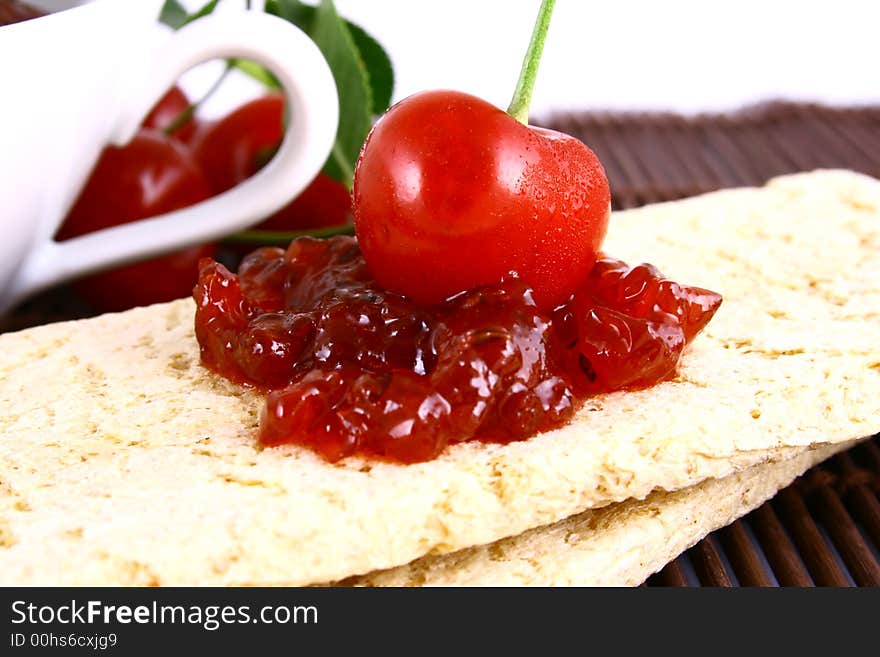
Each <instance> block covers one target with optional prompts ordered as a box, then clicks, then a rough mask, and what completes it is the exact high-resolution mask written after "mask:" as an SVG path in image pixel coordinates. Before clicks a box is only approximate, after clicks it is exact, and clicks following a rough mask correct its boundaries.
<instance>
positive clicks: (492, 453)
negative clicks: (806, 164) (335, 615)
mask: <svg viewBox="0 0 880 657" xmlns="http://www.w3.org/2000/svg"><path fill="white" fill-rule="evenodd" d="M878 226H880V183H878V182H877V181H875V180H873V179H870V178H867V177H865V176H860V175H856V174H852V173H847V172H819V173H813V174H805V175H798V176H790V177H786V178H782V179H778V180H775V181H773V182H771V183H770V184H769V186H768V187H767V188H763V189H744V190H737V191H726V192H719V193H715V194H711V195H707V196H704V197H700V198H696V199H691V200H687V201H683V202H677V203H671V204H665V205H658V206H652V207H648V208H644V209H640V210H637V211H631V212H624V213H619V214H616V215H614V218H613V219H612V227H611V231H610V234H609V238H608V241H607V243H606V248H607V250H608V252H609V253H610V254H613V255H615V256H618V257H622V258H625V259H629V260H630V261H632V262H637V261H640V260H647V261H651V262H654V263H655V264H656V265H658V266H659V267H660V268H661V270H663V271H664V273H666V274H668V275H669V276H671V277H673V278H675V279H678V280H680V281H682V282H687V283H692V284H697V285H701V286H703V287H708V288H711V289H714V290H716V291H719V292H721V293H722V294H723V295H724V296H725V302H724V304H723V305H722V307H721V309H720V311H719V313H718V315H717V316H716V317H715V319H714V320H713V321H712V323H710V325H709V326H708V328H707V330H706V332H705V333H704V335H702V336H700V337H699V338H698V339H697V340H696V342H695V344H694V345H693V348H692V349H691V351H690V352H689V353H688V354H687V355H686V357H685V359H684V361H683V363H682V367H681V372H680V376H679V377H678V378H677V379H676V380H675V381H671V382H668V383H663V384H661V385H658V386H655V387H653V388H651V389H648V390H644V391H638V392H625V393H614V394H610V395H602V396H599V397H596V398H594V399H592V400H590V401H589V402H588V403H587V404H586V405H585V406H584V408H583V409H582V411H581V412H580V413H579V414H578V416H577V418H576V420H575V421H574V422H573V423H572V424H571V425H570V426H567V427H565V428H563V429H560V430H558V431H554V432H550V433H547V434H544V435H541V436H537V437H535V438H533V439H531V440H528V441H524V442H521V443H514V444H510V445H505V446H501V445H484V444H462V445H457V446H455V447H453V448H451V449H449V450H447V452H446V453H444V454H443V455H442V456H441V457H440V458H439V459H437V460H436V461H432V462H428V463H423V464H417V465H412V466H398V465H393V464H387V463H369V462H367V461H364V460H361V459H349V460H347V461H345V462H343V463H339V464H336V465H330V464H327V463H325V462H323V461H321V460H320V459H319V458H318V457H316V456H315V455H314V454H312V453H310V452H308V451H306V450H303V449H299V448H296V447H286V448H273V449H267V450H259V449H257V446H256V441H255V436H254V432H255V429H256V425H257V418H258V413H259V409H260V399H259V397H258V395H256V394H255V393H253V392H250V391H247V390H243V389H241V388H239V387H237V386H235V385H233V384H231V383H229V382H227V381H225V380H224V379H222V378H220V377H217V376H215V375H212V374H210V373H208V372H206V371H205V370H204V369H203V368H202V367H201V366H200V365H199V364H198V349H197V345H196V343H195V341H194V338H193V334H192V310H193V308H192V302H191V301H188V300H182V301H178V302H174V303H171V304H164V305H159V306H153V307H150V308H146V309H139V310H134V311H130V312H128V313H123V314H119V315H106V316H103V317H100V318H96V319H93V320H87V321H84V322H75V323H68V324H57V325H53V326H46V327H40V328H37V329H32V330H29V331H24V332H21V333H17V334H10V335H4V336H0V487H2V488H0V490H3V491H4V492H3V496H2V498H0V545H2V546H3V547H2V548H0V583H3V584H238V583H254V582H259V583H272V582H286V583H291V584H307V583H314V582H325V581H332V580H338V579H342V578H344V577H347V576H350V575H354V574H358V573H365V572H369V571H372V570H376V569H380V568H387V567H391V566H396V565H400V564H404V563H407V562H409V561H412V560H413V559H415V558H417V557H420V556H422V555H425V554H427V553H440V552H449V551H453V550H459V549H462V548H465V547H469V546H473V545H481V544H485V543H490V542H493V541H496V540H498V539H500V538H503V537H506V536H513V535H515V534H519V533H521V532H523V531H526V530H528V529H530V528H533V527H538V526H542V525H548V524H551V523H554V522H557V521H559V520H561V519H563V518H566V517H568V516H571V515H573V514H575V513H579V512H581V511H583V510H585V509H588V508H593V507H599V506H603V505H606V504H610V503H613V502H618V501H621V500H624V499H627V498H637V499H641V498H644V497H645V496H647V495H648V494H649V493H650V492H651V491H653V490H655V489H662V490H677V489H680V488H683V487H687V486H691V485H694V484H696V483H698V482H700V481H703V480H704V479H706V478H708V477H723V476H727V475H729V474H731V473H733V472H736V471H737V470H740V469H742V468H745V467H748V466H752V465H755V464H759V463H763V462H765V461H767V460H768V459H771V458H775V459H784V458H790V457H793V456H796V455H797V454H799V453H800V452H802V451H803V449H804V448H805V447H807V446H810V445H819V444H822V443H826V442H827V443H838V442H844V441H848V440H851V439H853V438H858V437H863V436H867V435H870V434H872V433H874V432H876V431H877V430H878V428H880V419H878V418H880V341H878V339H877V336H878V335H880V236H878Z"/></svg>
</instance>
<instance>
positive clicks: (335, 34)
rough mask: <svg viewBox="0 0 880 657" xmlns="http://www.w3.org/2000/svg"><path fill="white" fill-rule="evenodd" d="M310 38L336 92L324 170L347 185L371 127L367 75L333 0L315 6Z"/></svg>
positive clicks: (370, 100)
mask: <svg viewBox="0 0 880 657" xmlns="http://www.w3.org/2000/svg"><path fill="white" fill-rule="evenodd" d="M311 37H312V39H313V40H314V42H315V43H316V44H317V45H318V48H320V49H321V52H322V53H323V54H324V57H325V58H326V60H327V63H328V64H329V65H330V70H331V71H333V78H334V79H335V80H336V89H337V91H338V92H339V117H340V120H339V129H338V130H337V132H336V143H335V144H334V146H333V152H332V153H331V155H330V159H329V160H327V164H326V165H324V172H325V173H326V174H327V175H328V176H330V177H331V178H334V179H336V180H338V181H339V182H341V183H342V184H344V185H345V186H346V187H349V188H351V183H352V179H353V178H354V165H355V162H357V158H358V155H359V154H360V150H361V146H362V145H363V143H364V140H365V139H366V138H367V134H368V133H369V132H370V128H371V127H372V119H373V116H372V111H371V110H372V107H373V98H372V92H371V90H370V81H369V75H368V73H367V68H366V66H365V65H364V61H363V59H361V56H360V52H359V51H358V48H357V46H356V45H355V42H354V39H353V38H352V36H351V32H350V31H349V29H348V26H347V25H346V24H345V22H344V21H343V20H342V19H341V18H340V17H339V14H338V13H337V12H336V7H335V5H334V4H333V0H322V2H321V4H320V5H318V7H317V8H316V10H315V18H314V23H313V25H312V30H311ZM294 120H296V119H295V118H294Z"/></svg>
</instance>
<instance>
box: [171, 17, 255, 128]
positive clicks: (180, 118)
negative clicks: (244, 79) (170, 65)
mask: <svg viewBox="0 0 880 657" xmlns="http://www.w3.org/2000/svg"><path fill="white" fill-rule="evenodd" d="M244 8H245V9H246V10H248V11H250V8H251V0H245V3H244ZM233 68H235V60H234V59H227V60H226V68H224V69H223V73H221V74H220V77H219V78H217V79H216V80H215V81H214V84H212V85H211V88H210V89H208V91H206V92H205V93H204V94H203V95H202V97H201V98H199V99H198V100H197V101H196V102H194V103H190V104H189V106H188V107H187V108H186V109H185V110H183V111H182V112H181V113H180V114H178V115H177V116H175V117H174V120H173V121H171V123H169V124H168V125H166V126H165V127H164V128H162V132H164V133H165V134H166V135H168V136H171V135H173V134H174V133H175V132H177V129H178V128H180V127H181V126H182V125H183V124H184V123H186V122H187V121H189V120H190V119H191V118H192V117H193V116H195V113H196V110H198V109H199V107H201V105H202V103H204V102H205V101H206V100H208V98H210V97H211V96H213V95H214V93H215V92H216V91H217V89H219V88H220V85H221V84H223V81H224V80H225V79H226V76H227V75H229V71H231V70H232V69H233Z"/></svg>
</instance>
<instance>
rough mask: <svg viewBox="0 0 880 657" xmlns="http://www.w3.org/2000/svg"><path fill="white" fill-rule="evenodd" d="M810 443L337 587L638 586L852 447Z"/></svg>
mask: <svg viewBox="0 0 880 657" xmlns="http://www.w3.org/2000/svg"><path fill="white" fill-rule="evenodd" d="M850 446H851V445H850V444H849V443H837V444H835V445H825V446H823V447H817V448H815V449H808V450H806V451H804V452H802V453H800V454H798V455H797V456H795V457H793V458H790V459H786V460H784V461H769V462H767V463H762V464H761V465H755V466H752V467H750V468H746V469H745V470H740V471H739V472H737V473H734V474H731V475H728V476H726V477H722V478H721V479H707V480H705V481H703V482H701V483H699V484H696V485H694V486H690V487H688V488H683V489H681V490H677V491H673V492H664V491H655V492H653V493H651V494H650V495H649V496H648V497H647V498H645V499H644V500H626V501H624V502H618V503H617V504H610V505H608V506H604V507H602V508H600V509H590V510H587V511H584V512H583V513H580V514H577V515H575V516H571V517H570V518H566V519H565V520H561V521H559V522H558V523H555V524H553V525H550V526H548V527H536V528H535V529H530V530H528V531H527V532H524V533H523V534H519V535H517V536H511V537H508V538H505V539H502V540H500V541H497V542H495V543H491V544H489V545H479V546H475V547H472V548H466V549H464V550H460V551H458V552H452V553H450V554H442V555H436V556H428V557H422V558H421V559H417V560H416V561H413V562H411V563H408V564H405V565H403V566H398V567H397V568H392V569H390V570H385V571H379V572H375V573H369V574H367V575H362V576H359V577H352V578H350V579H348V580H346V581H343V582H338V583H337V585H345V586H637V585H639V584H641V583H642V582H644V581H645V580H646V579H647V578H648V577H649V576H650V575H652V574H653V573H655V572H657V571H658V570H660V569H661V568H662V567H663V566H664V565H666V564H667V563H668V562H669V561H671V560H672V559H674V558H675V557H676V556H678V555H679V554H681V553H682V552H683V551H685V550H686V549H687V548H689V547H691V546H692V545H694V544H695V543H696V542H697V541H699V540H700V539H702V538H703V537H704V536H706V534H708V533H709V532H711V531H713V530H715V529H717V528H719V527H724V526H726V525H728V524H730V523H731V522H733V521H734V520H735V519H736V518H739V517H740V516H742V515H745V514H746V513H748V512H749V511H751V510H752V509H754V508H756V507H758V506H760V505H761V503H763V502H764V501H766V500H767V499H769V498H770V497H772V496H773V495H774V494H775V493H776V492H777V491H778V490H779V489H781V488H784V487H785V486H787V485H788V484H789V483H791V482H792V481H793V480H794V478H795V477H797V476H798V475H800V474H801V473H803V472H804V471H805V470H806V469H807V468H809V467H810V466H812V465H814V464H816V463H819V462H821V461H824V460H825V459H826V458H828V457H829V456H831V455H832V454H834V453H835V452H838V451H841V450H843V449H846V448H848V447H850Z"/></svg>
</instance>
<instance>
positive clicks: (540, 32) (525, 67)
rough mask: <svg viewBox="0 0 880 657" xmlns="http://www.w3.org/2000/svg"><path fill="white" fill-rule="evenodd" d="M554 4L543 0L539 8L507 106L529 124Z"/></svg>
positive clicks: (554, 1)
mask: <svg viewBox="0 0 880 657" xmlns="http://www.w3.org/2000/svg"><path fill="white" fill-rule="evenodd" d="M554 5H556V0H541V8H540V9H538V18H537V20H536V21H535V29H534V30H533V31H532V39H531V41H529V48H528V50H526V56H525V58H523V64H522V69H520V72H519V80H517V81H516V89H515V90H514V92H513V99H512V100H511V101H510V106H509V107H508V108H507V113H508V114H510V115H511V116H512V117H513V118H515V119H516V120H517V121H519V122H520V123H523V124H525V125H528V124H529V105H531V104H532V90H533V89H534V88H535V78H537V77H538V65H539V64H540V63H541V53H542V52H544V41H545V40H546V38H547V28H549V27H550V16H551V15H552V14H553V7H554Z"/></svg>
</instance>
